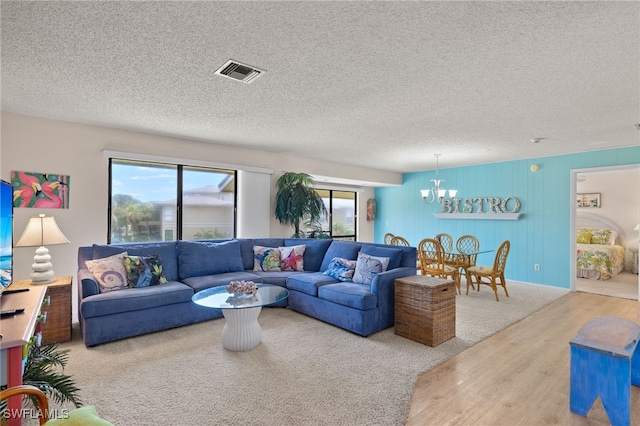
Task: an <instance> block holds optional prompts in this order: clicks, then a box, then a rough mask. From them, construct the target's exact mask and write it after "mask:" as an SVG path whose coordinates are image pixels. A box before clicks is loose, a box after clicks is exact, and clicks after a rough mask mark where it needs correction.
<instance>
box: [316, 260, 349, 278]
mask: <svg viewBox="0 0 640 426" xmlns="http://www.w3.org/2000/svg"><path fill="white" fill-rule="evenodd" d="M355 270H356V261H355V260H349V259H344V258H342V257H334V258H333V259H331V262H329V267H328V268H327V269H326V270H325V271H324V272H323V274H324V275H327V276H329V277H331V278H335V279H337V280H340V281H352V280H353V273H354V272H355Z"/></svg>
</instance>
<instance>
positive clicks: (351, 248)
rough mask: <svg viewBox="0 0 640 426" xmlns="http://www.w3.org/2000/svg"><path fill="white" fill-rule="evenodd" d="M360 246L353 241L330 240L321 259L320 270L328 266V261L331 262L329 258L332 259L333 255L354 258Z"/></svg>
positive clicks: (356, 256) (324, 269)
mask: <svg viewBox="0 0 640 426" xmlns="http://www.w3.org/2000/svg"><path fill="white" fill-rule="evenodd" d="M361 247H362V245H361V244H359V243H356V242H353V241H342V240H332V241H331V245H330V246H329V248H328V249H327V252H326V253H325V255H324V258H323V259H322V265H321V266H320V271H322V272H324V271H326V270H327V268H328V267H329V263H331V260H333V258H334V257H341V258H343V259H348V260H356V259H357V258H358V252H359V251H360V248H361Z"/></svg>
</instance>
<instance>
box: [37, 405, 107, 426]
mask: <svg viewBox="0 0 640 426" xmlns="http://www.w3.org/2000/svg"><path fill="white" fill-rule="evenodd" d="M46 424H47V425H49V426H58V425H60V426H113V423H110V422H108V421H107V420H104V419H101V418H100V416H99V415H98V412H97V411H96V407H95V406H93V405H85V406H84V407H80V408H76V409H75V410H71V411H69V415H68V416H67V417H61V418H59V419H57V418H53V419H49V421H47V423H46Z"/></svg>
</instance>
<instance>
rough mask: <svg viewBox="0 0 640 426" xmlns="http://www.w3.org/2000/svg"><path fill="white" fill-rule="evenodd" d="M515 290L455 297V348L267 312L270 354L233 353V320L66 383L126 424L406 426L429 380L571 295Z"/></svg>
mask: <svg viewBox="0 0 640 426" xmlns="http://www.w3.org/2000/svg"><path fill="white" fill-rule="evenodd" d="M567 292H568V291H567V290H565V289H558V288H552V287H544V286H534V285H526V284H518V283H510V284H509V293H510V295H511V297H508V298H507V297H504V296H502V297H501V298H500V302H496V301H495V299H494V296H493V293H492V292H491V291H490V290H489V289H488V288H483V289H482V290H481V291H480V292H475V291H472V292H471V294H470V295H469V296H466V295H462V296H457V298H456V316H457V320H456V337H455V338H453V339H451V340H449V341H447V342H445V343H443V344H441V345H439V346H437V347H435V348H431V347H428V346H425V345H422V344H419V343H416V342H413V341H411V340H408V339H405V338H402V337H400V336H397V335H396V334H394V329H393V327H392V328H389V329H386V330H383V331H381V332H378V333H375V334H373V335H371V336H369V337H367V338H363V337H360V336H357V335H354V334H352V333H350V332H347V331H344V330H342V329H340V328H337V327H334V326H332V325H329V324H326V323H323V322H321V321H318V320H315V319H313V318H310V317H307V316H305V315H302V314H299V313H296V312H293V311H291V310H289V309H283V308H265V309H263V310H262V312H261V314H260V318H259V322H260V324H261V325H262V328H263V332H264V337H263V341H262V343H261V344H260V345H259V346H258V347H257V348H255V349H254V350H252V351H249V352H229V351H226V350H225V349H223V348H222V345H221V342H220V335H221V332H222V327H223V326H224V323H225V320H224V319H217V320H213V321H208V322H204V323H199V324H194V325H190V326H185V327H180V328H176V329H172V330H167V331H163V332H159V333H154V334H149V335H145V336H139V337H135V338H130V339H126V340H122V341H117V342H113V343H107V344H103V345H99V346H96V347H93V348H86V347H85V346H84V344H83V343H82V340H80V339H79V337H78V336H77V333H75V335H74V339H73V340H72V341H71V342H68V343H65V344H62V345H60V346H61V347H62V348H69V349H71V351H70V354H69V355H70V356H69V362H68V364H67V367H66V369H65V372H66V373H68V374H71V375H73V377H74V379H75V381H76V384H77V385H78V387H79V388H80V389H81V397H82V399H83V402H84V403H85V404H87V405H88V404H91V405H95V406H96V408H97V410H98V412H99V413H100V415H101V416H102V417H103V418H105V419H107V420H109V421H111V422H112V423H114V424H115V425H119V426H120V425H121V426H131V425H150V424H154V425H270V426H274V425H368V426H370V425H402V424H404V423H405V421H406V418H407V414H408V412H409V407H410V404H411V397H412V393H413V387H414V384H415V381H416V379H417V377H418V375H419V374H420V373H421V372H424V371H426V370H428V369H430V368H433V367H434V366H436V365H438V364H440V363H441V362H443V361H445V360H447V359H448V358H450V357H452V356H454V355H456V354H458V353H460V352H462V351H464V350H465V349H467V348H469V347H471V346H472V345H474V344H475V343H477V342H480V341H481V340H483V339H485V338H487V337H488V336H491V335H492V334H494V333H496V332H498V331H500V330H502V329H504V328H506V327H508V326H509V325H510V324H513V323H515V322H517V321H518V320H520V319H522V318H524V317H526V316H528V315H530V314H531V313H533V312H535V311H537V310H539V309H540V308H542V307H543V306H545V305H547V304H549V303H551V302H553V301H554V300H556V299H557V298H559V297H561V296H562V295H564V294H566V293H567Z"/></svg>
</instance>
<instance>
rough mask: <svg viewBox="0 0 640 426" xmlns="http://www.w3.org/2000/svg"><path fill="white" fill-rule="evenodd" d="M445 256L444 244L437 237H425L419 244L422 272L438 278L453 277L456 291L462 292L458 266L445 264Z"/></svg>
mask: <svg viewBox="0 0 640 426" xmlns="http://www.w3.org/2000/svg"><path fill="white" fill-rule="evenodd" d="M444 257H445V253H444V249H443V248H442V244H440V241H438V240H436V239H435V238H425V239H423V240H422V241H420V243H419V244H418V258H419V260H420V274H421V275H426V276H431V277H438V278H449V277H451V279H452V280H453V281H454V282H455V284H456V292H457V293H458V294H461V290H460V273H459V272H458V268H456V267H455V266H451V265H447V264H445V262H444Z"/></svg>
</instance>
